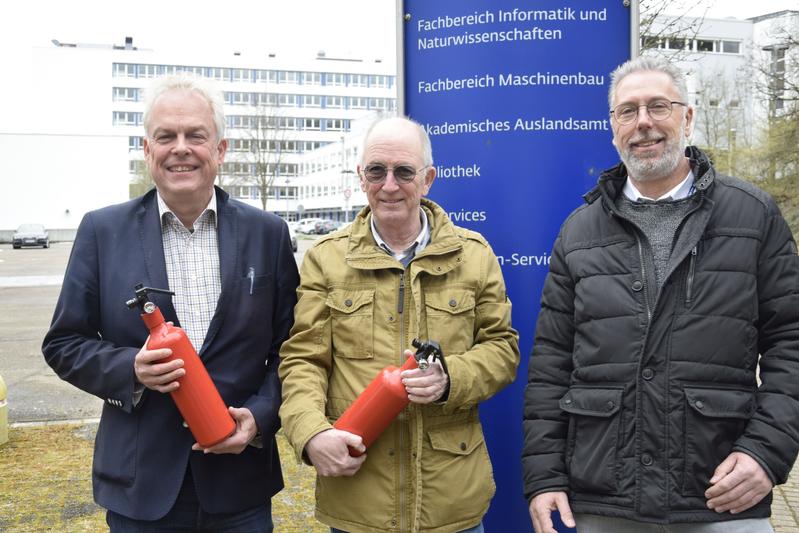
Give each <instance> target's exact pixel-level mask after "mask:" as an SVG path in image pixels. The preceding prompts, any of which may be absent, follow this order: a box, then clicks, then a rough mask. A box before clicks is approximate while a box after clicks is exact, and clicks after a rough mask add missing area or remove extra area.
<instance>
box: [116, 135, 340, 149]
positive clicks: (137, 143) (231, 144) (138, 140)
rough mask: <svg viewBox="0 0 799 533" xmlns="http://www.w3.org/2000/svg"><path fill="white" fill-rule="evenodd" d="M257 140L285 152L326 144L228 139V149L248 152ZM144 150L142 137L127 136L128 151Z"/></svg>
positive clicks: (265, 147)
mask: <svg viewBox="0 0 799 533" xmlns="http://www.w3.org/2000/svg"><path fill="white" fill-rule="evenodd" d="M255 142H258V143H259V144H260V146H261V150H268V151H270V152H286V153H298V154H301V153H303V152H309V151H311V150H316V149H317V148H321V147H322V146H324V145H326V144H328V143H325V142H321V141H277V140H269V141H266V140H262V141H256V140H252V139H228V151H231V152H250V151H251V150H250V149H251V148H252V143H255ZM140 150H144V137H141V136H136V135H131V136H130V137H128V151H130V152H138V151H140Z"/></svg>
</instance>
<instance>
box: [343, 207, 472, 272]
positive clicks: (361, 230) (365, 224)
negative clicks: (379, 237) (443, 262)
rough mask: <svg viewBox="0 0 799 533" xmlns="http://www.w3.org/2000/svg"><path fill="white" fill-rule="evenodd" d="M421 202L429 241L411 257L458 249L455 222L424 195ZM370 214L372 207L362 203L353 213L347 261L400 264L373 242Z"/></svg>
mask: <svg viewBox="0 0 799 533" xmlns="http://www.w3.org/2000/svg"><path fill="white" fill-rule="evenodd" d="M421 205H422V209H424V210H425V214H426V215H427V220H428V223H429V224H430V243H429V244H428V245H427V246H426V247H425V248H424V250H422V252H420V253H419V254H418V255H417V256H416V257H415V258H414V261H415V260H416V259H417V258H422V257H428V256H439V255H443V254H448V253H450V252H454V251H458V250H461V249H462V248H463V244H462V243H461V240H460V238H459V237H458V234H457V232H456V229H455V225H454V224H453V223H452V222H451V221H450V220H449V216H447V213H446V212H445V211H444V209H443V208H441V206H439V205H438V204H436V203H435V202H433V201H432V200H428V199H427V198H422V200H421ZM371 217H372V210H371V208H370V207H369V206H366V207H364V208H363V209H362V210H361V212H360V213H358V216H356V217H355V220H354V221H353V223H352V225H351V227H350V233H349V242H348V243H347V254H346V257H345V259H346V261H347V263H348V264H349V265H350V266H352V267H353V268H364V269H379V268H402V264H401V263H400V262H399V261H397V260H396V259H394V258H393V257H392V256H390V255H389V254H387V253H386V252H385V251H384V250H383V249H381V248H380V247H379V246H378V245H377V242H375V239H374V236H373V235H372V230H371Z"/></svg>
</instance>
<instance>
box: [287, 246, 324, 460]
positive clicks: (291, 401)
mask: <svg viewBox="0 0 799 533" xmlns="http://www.w3.org/2000/svg"><path fill="white" fill-rule="evenodd" d="M322 264H323V257H322V254H321V253H320V249H319V248H318V247H313V248H311V249H310V250H308V252H307V253H306V254H305V259H304V260H303V263H302V268H301V273H300V287H299V289H298V291H297V294H298V300H297V305H296V307H295V309H294V326H293V327H292V329H291V333H290V336H289V339H288V340H287V341H286V342H285V343H283V347H282V348H281V350H280V357H281V361H280V369H279V374H280V380H281V382H282V384H283V404H282V405H281V407H280V419H281V421H282V423H283V429H284V431H285V433H286V437H287V438H288V440H289V442H290V443H291V445H292V447H293V448H294V450H295V452H296V454H297V458H298V460H302V456H303V450H304V449H305V445H306V444H307V443H308V441H309V440H310V439H311V437H313V436H314V435H316V434H317V433H320V432H321V431H324V430H326V429H330V428H331V427H332V425H331V424H330V423H329V422H328V421H327V417H326V416H325V400H326V397H327V384H328V375H329V374H330V370H331V365H332V346H331V342H332V341H331V330H330V311H329V308H328V306H327V304H326V302H327V292H328V290H327V284H326V282H325V277H324V271H323V268H322Z"/></svg>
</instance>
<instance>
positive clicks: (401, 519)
mask: <svg viewBox="0 0 799 533" xmlns="http://www.w3.org/2000/svg"><path fill="white" fill-rule="evenodd" d="M404 311H405V271H402V272H400V276H399V297H398V298H397V315H398V316H397V320H399V321H400V357H399V358H400V360H399V364H400V365H402V364H403V362H404V361H403V358H404V352H405V317H404V315H403V313H404ZM406 409H407V408H406ZM402 416H403V415H402V413H401V414H400V418H402ZM404 427H405V425H404V424H403V423H402V422H400V424H399V428H398V433H399V443H398V446H397V448H398V450H397V452H398V453H397V460H398V461H399V486H400V491H399V516H398V517H397V524H398V526H399V531H404V525H405V469H404V467H405V464H404V461H403V459H402V457H403V453H402V449H403V445H404V440H405V439H404V437H405V432H404V429H403V428H404Z"/></svg>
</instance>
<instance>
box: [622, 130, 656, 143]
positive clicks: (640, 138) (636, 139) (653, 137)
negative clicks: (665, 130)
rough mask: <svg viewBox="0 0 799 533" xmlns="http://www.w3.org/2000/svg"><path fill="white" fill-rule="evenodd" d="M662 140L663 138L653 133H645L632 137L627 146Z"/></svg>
mask: <svg viewBox="0 0 799 533" xmlns="http://www.w3.org/2000/svg"><path fill="white" fill-rule="evenodd" d="M662 138H663V137H662V136H661V135H657V134H653V133H645V134H642V135H638V136H636V137H633V138H631V139H630V140H629V141H627V142H628V143H629V144H635V143H642V142H647V141H659V140H661V139H662Z"/></svg>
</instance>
